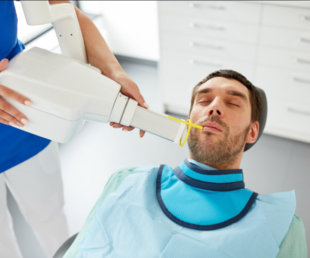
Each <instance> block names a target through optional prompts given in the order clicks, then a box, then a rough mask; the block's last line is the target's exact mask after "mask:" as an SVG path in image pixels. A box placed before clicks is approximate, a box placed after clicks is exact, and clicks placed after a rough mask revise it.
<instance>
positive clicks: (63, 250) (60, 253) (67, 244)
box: [53, 87, 268, 258]
mask: <svg viewBox="0 0 310 258" xmlns="http://www.w3.org/2000/svg"><path fill="white" fill-rule="evenodd" d="M256 89H257V90H258V92H259V94H260V97H261V100H262V112H261V115H260V117H259V134H258V137H257V140H256V142H257V141H258V139H259V138H260V137H261V135H262V134H263V131H264V128H265V125H266V121H267V111H268V106H267V97H266V94H265V92H264V90H262V89H260V88H258V87H256ZM256 142H254V143H247V144H246V145H245V148H244V151H247V150H249V149H250V148H251V147H252V146H253V145H254V144H255V143H256ZM77 235H78V233H77V234H75V235H73V236H72V237H70V238H69V239H68V240H67V241H66V242H64V243H63V245H62V246H61V247H60V248H59V249H58V250H57V252H56V254H55V255H54V257H53V258H63V256H64V255H65V253H66V252H67V250H68V249H69V248H70V246H71V245H72V243H73V242H74V240H75V238H76V237H77Z"/></svg>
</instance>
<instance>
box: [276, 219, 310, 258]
mask: <svg viewBox="0 0 310 258" xmlns="http://www.w3.org/2000/svg"><path fill="white" fill-rule="evenodd" d="M307 253H308V252H307V243H306V231H305V227H304V224H303V222H302V220H301V218H300V217H299V216H298V215H297V214H294V216H293V219H292V222H291V224H290V227H289V230H288V232H287V233H286V235H285V237H284V239H283V240H282V242H281V245H280V250H279V253H278V256H277V258H288V257H296V258H307V257H308V254H307Z"/></svg>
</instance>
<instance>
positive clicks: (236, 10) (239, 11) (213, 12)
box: [158, 1, 261, 24]
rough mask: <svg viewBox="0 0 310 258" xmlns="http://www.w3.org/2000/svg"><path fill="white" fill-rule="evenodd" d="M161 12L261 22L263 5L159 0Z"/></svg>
mask: <svg viewBox="0 0 310 258" xmlns="http://www.w3.org/2000/svg"><path fill="white" fill-rule="evenodd" d="M158 6H159V12H161V13H164V12H165V13H170V14H177V15H182V16H184V15H192V16H196V17H202V18H206V17H208V18H216V19H220V20H223V21H239V22H247V23H254V24H258V23H259V18H260V11H261V5H260V4H253V3H242V2H235V1H220V2H218V1H159V2H158Z"/></svg>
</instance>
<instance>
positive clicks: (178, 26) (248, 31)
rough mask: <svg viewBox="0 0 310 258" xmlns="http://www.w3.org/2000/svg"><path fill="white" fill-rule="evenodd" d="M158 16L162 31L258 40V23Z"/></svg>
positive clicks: (250, 40) (250, 41)
mask: <svg viewBox="0 0 310 258" xmlns="http://www.w3.org/2000/svg"><path fill="white" fill-rule="evenodd" d="M159 18H160V30H161V31H162V32H174V33H178V34H181V35H191V36H198V37H200V38H214V39H228V40H236V41H239V42H240V41H241V42H248V43H256V42H257V40H258V25H253V24H248V23H241V22H228V21H222V20H216V19H212V18H209V17H208V18H201V17H197V16H179V15H174V14H173V15H172V14H166V13H163V14H160V17H159Z"/></svg>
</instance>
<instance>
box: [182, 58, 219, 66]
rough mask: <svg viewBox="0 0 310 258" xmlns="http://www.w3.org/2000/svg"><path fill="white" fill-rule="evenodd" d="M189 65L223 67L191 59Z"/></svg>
mask: <svg viewBox="0 0 310 258" xmlns="http://www.w3.org/2000/svg"><path fill="white" fill-rule="evenodd" d="M188 63H189V64H190V65H205V66H211V67H221V66H222V65H221V64H217V63H208V62H201V61H197V60H194V59H189V60H188Z"/></svg>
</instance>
